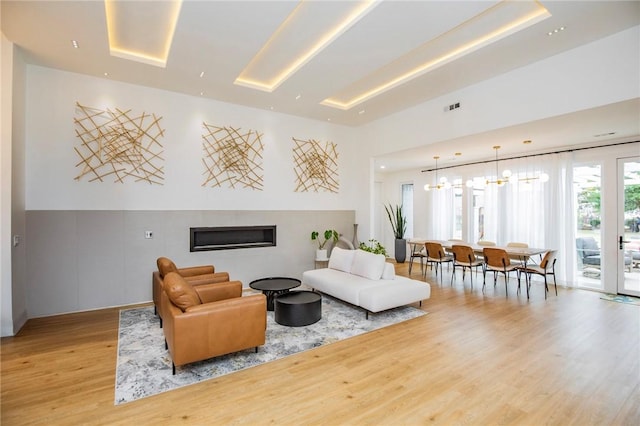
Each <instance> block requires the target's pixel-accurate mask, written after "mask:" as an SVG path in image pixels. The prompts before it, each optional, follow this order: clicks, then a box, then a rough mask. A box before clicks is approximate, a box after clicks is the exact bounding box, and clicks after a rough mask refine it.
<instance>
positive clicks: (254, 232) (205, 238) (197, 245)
mask: <svg viewBox="0 0 640 426" xmlns="http://www.w3.org/2000/svg"><path fill="white" fill-rule="evenodd" d="M190 234H191V244H190V245H191V248H190V250H191V251H207V250H229V249H238V248H252V247H270V246H275V245H276V225H267V226H221V227H213V228H190Z"/></svg>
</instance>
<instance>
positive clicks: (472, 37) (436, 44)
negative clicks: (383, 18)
mask: <svg viewBox="0 0 640 426" xmlns="http://www.w3.org/2000/svg"><path fill="white" fill-rule="evenodd" d="M550 16H551V14H550V13H549V11H548V10H547V9H545V8H544V6H542V5H541V4H540V3H539V2H538V1H535V0H533V1H531V0H527V1H506V0H505V1H502V2H500V3H498V4H496V5H495V6H492V7H490V8H489V9H487V10H485V11H484V12H482V13H480V14H478V15H476V16H474V17H473V18H471V19H469V20H467V21H466V22H463V23H462V24H460V25H458V26H457V27H455V28H453V29H451V30H449V31H447V32H445V33H443V34H441V35H440V36H438V37H436V38H434V39H432V40H429V41H427V42H426V43H424V44H422V45H421V46H418V47H417V48H415V49H414V50H412V51H410V52H408V53H407V54H405V55H402V56H400V57H399V58H397V59H396V60H394V61H392V62H390V63H389V64H387V65H385V66H384V67H382V68H379V69H377V70H376V71H374V72H372V73H371V74H369V75H368V76H366V77H364V78H362V79H361V80H359V81H357V82H355V83H353V84H352V85H350V86H348V87H346V88H344V89H343V90H341V91H340V92H339V93H337V94H335V95H333V96H331V97H329V98H327V99H325V100H324V101H322V102H321V103H322V105H326V106H329V107H333V108H338V109H341V110H348V109H351V108H353V107H354V106H356V105H358V104H360V103H362V102H364V101H366V100H368V99H371V98H373V97H375V96H378V95H380V94H382V93H384V92H386V91H387V90H390V89H393V88H394V87H397V86H399V85H401V84H403V83H406V82H408V81H410V80H412V79H414V78H416V77H419V76H421V75H423V74H426V73H428V72H429V71H432V70H434V69H436V68H438V67H441V66H443V65H445V64H447V63H449V62H452V61H454V60H456V59H459V58H461V57H463V56H465V55H468V54H470V53H472V52H474V51H476V50H478V49H481V48H482V47H485V46H488V45H490V44H491V43H494V42H496V41H498V40H500V39H502V38H504V37H507V36H509V35H511V34H514V33H516V32H518V31H521V30H523V29H525V28H527V27H529V26H531V25H533V24H536V23H538V22H540V21H542V20H544V19H546V18H548V17H550Z"/></svg>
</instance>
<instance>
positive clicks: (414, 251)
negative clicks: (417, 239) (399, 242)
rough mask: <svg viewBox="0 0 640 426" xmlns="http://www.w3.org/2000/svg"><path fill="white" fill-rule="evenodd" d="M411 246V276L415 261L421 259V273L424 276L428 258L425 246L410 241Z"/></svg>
mask: <svg viewBox="0 0 640 426" xmlns="http://www.w3.org/2000/svg"><path fill="white" fill-rule="evenodd" d="M409 245H410V246H411V254H410V256H409V275H411V269H412V268H413V260H414V259H416V258H419V259H420V273H421V274H422V275H424V274H425V271H424V259H425V258H426V257H427V254H426V253H425V252H424V245H423V244H417V243H413V242H411V241H409Z"/></svg>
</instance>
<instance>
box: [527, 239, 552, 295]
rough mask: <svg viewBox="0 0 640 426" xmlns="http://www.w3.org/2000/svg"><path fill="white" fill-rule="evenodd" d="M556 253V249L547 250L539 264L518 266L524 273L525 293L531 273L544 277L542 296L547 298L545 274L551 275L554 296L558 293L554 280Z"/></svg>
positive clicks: (529, 282) (547, 289) (529, 283)
mask: <svg viewBox="0 0 640 426" xmlns="http://www.w3.org/2000/svg"><path fill="white" fill-rule="evenodd" d="M556 254H557V250H549V251H548V252H546V253H545V255H544V257H543V258H542V261H541V262H540V265H531V266H529V265H527V267H526V268H525V267H523V266H522V267H520V268H519V269H520V273H523V274H525V278H526V285H527V295H528V294H529V287H531V275H533V274H536V275H541V276H542V277H543V278H544V298H545V299H546V298H547V292H548V291H549V287H548V286H547V275H551V276H553V285H554V287H555V291H556V296H557V295H558V284H557V281H556V260H557V259H556Z"/></svg>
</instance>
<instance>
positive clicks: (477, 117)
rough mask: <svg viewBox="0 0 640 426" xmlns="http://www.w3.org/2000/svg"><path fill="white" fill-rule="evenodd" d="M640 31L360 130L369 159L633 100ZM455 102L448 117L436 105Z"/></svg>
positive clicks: (638, 82) (639, 69)
mask: <svg viewBox="0 0 640 426" xmlns="http://www.w3.org/2000/svg"><path fill="white" fill-rule="evenodd" d="M639 52H640V26H637V27H634V28H631V29H629V30H625V31H622V32H620V33H617V34H614V35H612V36H609V37H606V38H603V39H601V40H598V41H595V42H593V43H590V44H587V45H585V46H581V47H578V48H576V49H573V50H570V51H568V52H564V53H562V54H559V55H556V56H553V57H551V58H548V59H545V60H542V61H539V62H536V63H533V64H531V65H528V66H525V67H522V68H519V69H517V70H514V71H512V72H509V73H506V74H502V75H500V76H497V77H495V78H492V79H489V80H486V81H483V82H481V83H478V84H475V85H472V86H469V87H466V88H464V89H462V90H459V91H457V92H453V93H448V94H447V95H445V96H444V97H440V98H437V99H434V100H432V101H429V102H425V103H424V104H420V105H418V106H416V107H413V108H410V109H408V110H405V111H402V112H400V113H397V114H394V115H391V116H388V117H385V118H383V119H380V120H377V121H375V122H373V123H370V124H369V125H367V126H363V127H362V129H361V130H362V136H363V137H365V138H366V139H367V140H368V141H369V143H370V146H371V152H372V154H373V155H374V156H377V155H382V154H385V153H389V152H395V151H399V150H403V149H410V148H416V147H420V146H424V145H429V144H432V143H435V142H441V141H447V140H451V139H455V138H458V137H462V136H468V135H473V134H478V133H483V132H487V131H490V130H495V129H501V128H504V127H509V126H513V125H517V124H522V123H527V122H530V121H535V120H540V119H544V118H549V117H554V116H557V115H561V114H566V113H570V112H575V111H581V110H585V109H590V108H595V107H598V106H602V105H608V104H611V103H615V102H620V101H624V100H628V99H634V98H637V97H638V96H640V93H639V91H640V79H639V78H638V75H640V59H639ZM451 99H456V100H459V101H461V102H462V103H463V104H464V108H461V109H460V110H459V111H456V113H455V114H449V113H445V112H444V111H443V106H444V105H446V104H449V103H450V100H451Z"/></svg>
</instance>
